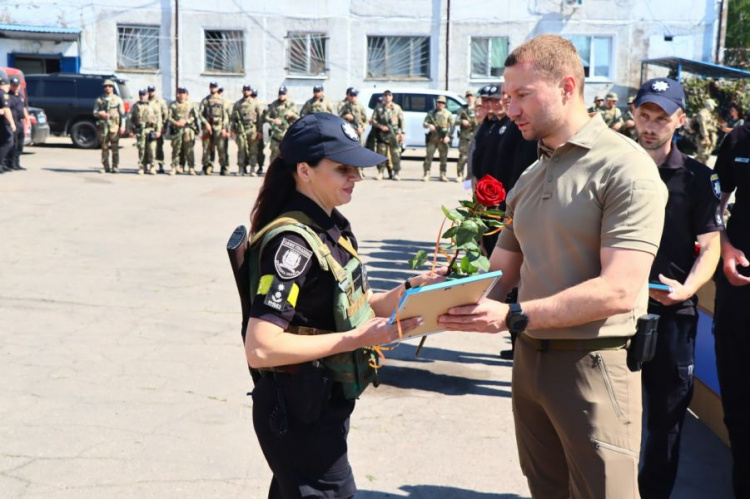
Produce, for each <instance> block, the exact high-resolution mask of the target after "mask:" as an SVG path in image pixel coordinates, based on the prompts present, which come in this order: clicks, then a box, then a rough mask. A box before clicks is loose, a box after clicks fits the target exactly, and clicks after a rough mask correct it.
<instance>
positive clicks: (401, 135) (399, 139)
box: [396, 133, 404, 144]
mask: <svg viewBox="0 0 750 499" xmlns="http://www.w3.org/2000/svg"><path fill="white" fill-rule="evenodd" d="M396 140H398V143H399V144H401V143H402V142H403V141H404V134H403V133H399V134H396Z"/></svg>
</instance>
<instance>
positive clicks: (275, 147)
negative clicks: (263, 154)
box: [269, 139, 281, 164]
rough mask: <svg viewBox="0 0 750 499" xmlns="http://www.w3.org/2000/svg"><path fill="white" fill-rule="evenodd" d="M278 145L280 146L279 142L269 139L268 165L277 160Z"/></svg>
mask: <svg viewBox="0 0 750 499" xmlns="http://www.w3.org/2000/svg"><path fill="white" fill-rule="evenodd" d="M279 144H281V141H279V140H276V139H271V158H270V163H273V162H274V161H276V158H278V157H279V154H281V151H280V150H279ZM270 163H269V164H270Z"/></svg>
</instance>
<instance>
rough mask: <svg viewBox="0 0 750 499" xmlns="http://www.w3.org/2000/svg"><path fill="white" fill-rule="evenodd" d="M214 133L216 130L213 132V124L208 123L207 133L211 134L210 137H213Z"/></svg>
mask: <svg viewBox="0 0 750 499" xmlns="http://www.w3.org/2000/svg"><path fill="white" fill-rule="evenodd" d="M213 131H214V130H213V128H211V124H210V123H206V133H207V134H209V135H211V134H213Z"/></svg>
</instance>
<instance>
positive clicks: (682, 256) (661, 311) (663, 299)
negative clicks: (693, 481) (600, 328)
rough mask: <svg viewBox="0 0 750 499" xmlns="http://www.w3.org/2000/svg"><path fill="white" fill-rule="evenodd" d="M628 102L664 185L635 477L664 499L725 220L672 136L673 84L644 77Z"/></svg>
mask: <svg viewBox="0 0 750 499" xmlns="http://www.w3.org/2000/svg"><path fill="white" fill-rule="evenodd" d="M635 105H636V111H635V126H636V129H637V131H638V135H639V138H638V142H639V144H640V145H641V146H642V147H643V148H644V149H645V150H646V152H647V153H648V154H649V156H651V158H652V159H653V160H654V162H655V163H656V164H657V165H658V167H659V175H660V176H661V179H662V180H663V181H664V183H665V184H666V186H667V190H668V191H669V198H668V201H667V207H666V217H665V220H664V232H663V234H662V238H661V243H660V246H659V250H658V252H657V253H656V258H655V259H654V263H653V265H652V267H651V275H650V277H649V279H650V282H652V283H659V284H663V285H666V286H668V287H669V291H661V290H656V289H651V290H650V291H649V308H648V311H649V313H653V314H658V315H659V316H660V319H659V326H658V338H657V343H656V354H655V356H654V358H653V360H651V361H650V362H648V363H646V364H644V366H643V378H642V379H643V391H644V394H645V400H646V404H645V408H646V428H647V429H648V436H647V438H646V444H645V447H644V451H643V460H642V463H641V470H640V473H639V476H638V485H639V490H640V494H641V497H642V498H644V499H653V498H664V499H666V498H668V497H669V496H670V494H671V492H672V488H673V486H674V482H675V478H676V477H677V466H678V462H679V454H680V436H681V432H682V426H683V423H684V420H685V413H686V412H687V408H688V405H689V403H690V399H691V398H692V395H693V366H694V363H695V336H696V332H697V327H698V310H697V305H698V299H697V297H696V296H695V293H696V292H697V291H698V289H699V288H700V287H701V286H703V285H704V284H705V283H706V282H708V281H709V280H710V279H711V276H712V275H713V273H714V271H715V269H716V265H717V263H718V261H719V247H720V233H721V232H722V230H723V228H724V226H723V219H722V217H721V212H720V211H719V197H720V192H721V191H720V188H719V180H718V176H717V175H716V174H714V172H713V171H712V170H711V169H710V168H708V167H707V166H706V165H704V164H702V163H699V162H698V161H695V160H694V159H691V158H690V157H688V156H686V155H685V154H683V153H681V152H680V151H679V150H678V149H677V147H676V146H675V145H674V142H673V136H674V133H675V130H677V129H678V128H679V127H681V126H683V125H684V123H685V120H686V115H685V93H684V91H683V89H682V87H681V86H680V84H679V83H678V82H676V81H674V80H671V79H668V78H656V79H653V80H650V81H647V82H646V83H644V84H643V85H642V86H641V88H640V90H639V91H638V95H637V96H636V99H635ZM696 241H697V243H698V245H697V246H696Z"/></svg>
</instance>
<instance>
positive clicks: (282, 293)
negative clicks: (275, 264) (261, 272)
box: [263, 276, 294, 312]
mask: <svg viewBox="0 0 750 499" xmlns="http://www.w3.org/2000/svg"><path fill="white" fill-rule="evenodd" d="M293 284H294V283H292V282H282V281H280V280H279V278H278V277H275V276H274V278H273V282H272V283H271V287H270V288H269V290H268V293H266V299H265V300H263V303H264V304H265V305H267V306H269V307H271V308H272V309H274V310H278V311H279V312H281V311H282V309H283V308H284V303H286V301H287V299H288V298H289V293H290V292H291V291H292V286H293Z"/></svg>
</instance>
